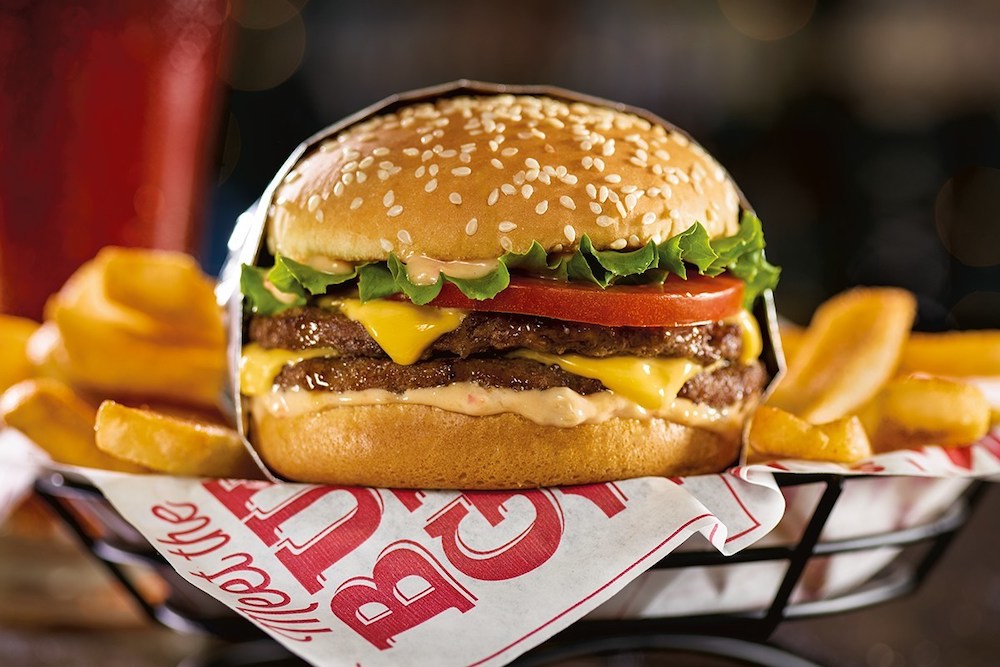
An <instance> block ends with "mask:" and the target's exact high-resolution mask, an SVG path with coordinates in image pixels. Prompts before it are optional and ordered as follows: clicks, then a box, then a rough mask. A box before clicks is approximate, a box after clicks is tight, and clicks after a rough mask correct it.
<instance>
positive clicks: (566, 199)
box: [559, 195, 576, 241]
mask: <svg viewBox="0 0 1000 667" xmlns="http://www.w3.org/2000/svg"><path fill="white" fill-rule="evenodd" d="M559 203H560V204H562V205H563V206H565V207H566V208H568V209H569V210H571V211H575V210H576V202H574V201H573V198H572V197H570V196H569V195H563V196H562V197H560V198H559ZM572 240H573V239H570V241H572Z"/></svg>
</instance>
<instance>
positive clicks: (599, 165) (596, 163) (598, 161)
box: [594, 157, 604, 171]
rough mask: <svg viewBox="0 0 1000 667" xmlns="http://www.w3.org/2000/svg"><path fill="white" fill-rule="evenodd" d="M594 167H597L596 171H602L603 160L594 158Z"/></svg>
mask: <svg viewBox="0 0 1000 667" xmlns="http://www.w3.org/2000/svg"><path fill="white" fill-rule="evenodd" d="M594 166H595V167H597V171H604V160H602V159H601V158H599V157H595V158H594Z"/></svg>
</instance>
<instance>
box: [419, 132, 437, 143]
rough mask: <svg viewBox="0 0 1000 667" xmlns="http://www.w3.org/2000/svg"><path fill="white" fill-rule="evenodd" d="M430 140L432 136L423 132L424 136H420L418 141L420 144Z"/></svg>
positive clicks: (432, 139)
mask: <svg viewBox="0 0 1000 667" xmlns="http://www.w3.org/2000/svg"><path fill="white" fill-rule="evenodd" d="M432 141H434V137H432V136H431V135H429V134H425V135H424V136H422V137H420V143H422V144H429V143H431V142H432Z"/></svg>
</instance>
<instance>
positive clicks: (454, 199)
mask: <svg viewBox="0 0 1000 667" xmlns="http://www.w3.org/2000/svg"><path fill="white" fill-rule="evenodd" d="M448 201H450V202H451V203H452V204H455V205H456V206H457V205H459V204H461V203H462V195H460V194H458V193H457V192H452V193H451V194H450V195H448Z"/></svg>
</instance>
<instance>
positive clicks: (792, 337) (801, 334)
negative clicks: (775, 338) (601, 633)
mask: <svg viewBox="0 0 1000 667" xmlns="http://www.w3.org/2000/svg"><path fill="white" fill-rule="evenodd" d="M778 333H779V334H780V335H781V351H782V352H784V354H785V364H786V365H788V366H792V365H794V364H795V359H796V358H797V357H798V356H799V350H801V349H802V340H803V339H804V338H805V336H806V329H804V328H803V327H800V326H799V325H797V324H792V323H791V322H782V323H781V324H779V325H778Z"/></svg>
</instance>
